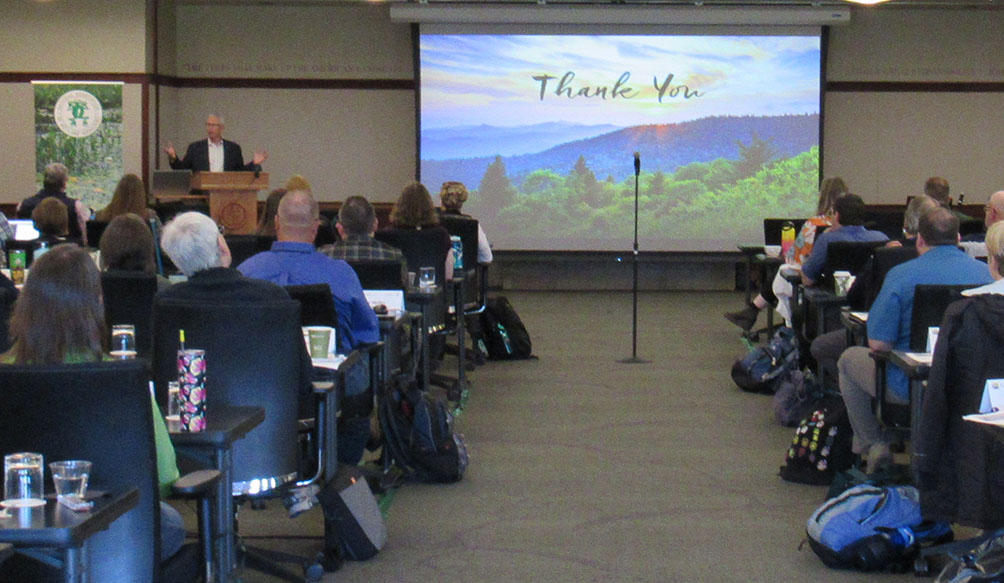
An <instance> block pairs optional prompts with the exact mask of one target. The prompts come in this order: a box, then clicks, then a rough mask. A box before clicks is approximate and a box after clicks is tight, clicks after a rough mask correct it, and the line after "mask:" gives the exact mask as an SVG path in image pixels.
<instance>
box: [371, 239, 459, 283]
mask: <svg viewBox="0 0 1004 583" xmlns="http://www.w3.org/2000/svg"><path fill="white" fill-rule="evenodd" d="M373 238H374V239H376V240H377V241H383V242H384V243H387V244H388V245H391V246H394V247H397V248H398V249H400V250H401V253H403V254H404V259H405V261H406V262H407V263H408V271H414V272H415V273H418V270H419V268H422V267H435V268H436V284H437V285H440V286H442V285H446V272H445V270H446V255H447V254H448V253H449V252H450V250H449V249H448V248H443V247H441V244H442V231H440V230H438V229H387V230H383V231H377V232H376V233H375V234H374V235H373ZM363 287H364V288H365V286H363Z"/></svg>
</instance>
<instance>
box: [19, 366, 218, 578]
mask: <svg viewBox="0 0 1004 583" xmlns="http://www.w3.org/2000/svg"><path fill="white" fill-rule="evenodd" d="M148 380H149V371H148V370H147V368H146V365H145V363H144V362H143V361H140V360H132V361H119V362H105V363H93V364H73V365H55V366H0V387H3V403H4V406H3V407H0V427H3V431H0V452H3V453H10V452H15V451H33V452H39V453H42V454H43V455H44V456H45V461H46V462H47V463H48V462H51V461H56V460H67V459H86V460H89V461H91V462H92V463H93V464H94V465H93V467H92V470H91V476H90V481H89V489H90V490H92V491H100V490H105V491H109V490H114V489H119V488H132V487H136V488H138V489H139V495H140V500H139V504H138V505H137V506H136V507H134V508H133V509H132V510H129V511H128V512H127V513H125V514H124V515H122V516H121V517H119V518H118V519H117V520H116V521H115V522H113V523H112V524H111V526H110V527H109V528H108V530H106V531H102V532H99V533H97V534H95V535H94V536H93V537H92V538H91V539H89V540H88V542H87V545H88V556H89V557H90V570H89V575H90V577H89V580H90V581H115V582H116V583H148V582H150V581H153V582H158V583H159V582H175V581H177V582H181V581H184V582H191V581H196V580H199V577H200V576H201V574H202V571H203V569H204V565H206V564H207V562H211V561H209V560H210V559H211V553H212V540H211V537H210V536H208V534H207V531H206V529H207V528H209V527H208V525H209V524H211V520H210V501H211V499H212V489H213V486H214V484H215V483H216V480H218V479H219V472H216V471H206V472H196V473H194V474H192V475H188V476H183V477H182V478H181V479H180V480H179V481H178V483H176V490H178V489H180V490H181V491H184V492H186V493H188V494H190V495H194V496H198V497H199V499H200V512H199V518H200V521H199V522H200V524H199V531H200V540H201V541H202V543H203V544H202V548H201V551H200V548H199V546H200V545H193V544H190V545H186V546H185V547H182V550H181V551H179V552H178V553H177V554H175V555H174V556H173V557H171V558H170V559H168V560H167V561H166V562H164V563H161V561H160V492H159V487H158V480H157V460H156V453H155V452H156V450H155V446H154V430H153V416H152V415H151V406H150V392H149V390H148ZM46 474H49V471H48V469H46ZM200 553H201V554H203V555H204V556H202V557H200ZM51 576H52V574H51V569H50V568H49V567H46V566H44V565H43V564H40V563H37V562H35V561H33V560H21V558H20V557H17V558H12V559H10V560H8V561H6V562H5V563H4V564H3V565H2V566H0V580H3V581H48V580H50V579H49V577H51Z"/></svg>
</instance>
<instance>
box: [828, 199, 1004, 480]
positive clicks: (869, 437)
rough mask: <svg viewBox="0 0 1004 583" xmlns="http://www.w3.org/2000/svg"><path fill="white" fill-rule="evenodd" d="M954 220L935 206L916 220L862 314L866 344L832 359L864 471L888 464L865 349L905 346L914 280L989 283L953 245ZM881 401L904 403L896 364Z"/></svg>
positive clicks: (905, 387) (982, 267)
mask: <svg viewBox="0 0 1004 583" xmlns="http://www.w3.org/2000/svg"><path fill="white" fill-rule="evenodd" d="M958 242H959V219H958V218H957V217H956V216H954V215H953V214H952V212H951V211H949V210H948V209H946V208H943V207H936V208H933V209H931V210H929V211H928V212H926V213H925V214H924V215H923V216H922V217H921V219H920V226H919V230H918V233H917V253H918V254H919V255H920V256H919V257H917V258H916V259H912V260H910V261H907V262H906V263H903V264H900V265H897V266H896V267H894V268H892V269H891V270H890V271H889V273H888V275H886V277H885V281H884V282H883V284H882V289H881V291H879V295H878V297H877V298H876V299H875V303H874V304H872V308H871V310H870V311H869V312H868V347H863V346H855V347H851V348H848V349H847V350H845V351H844V353H843V354H842V355H841V356H840V360H839V361H838V363H837V368H838V370H839V377H840V393H841V395H843V397H844V404H845V405H846V406H847V415H848V418H849V419H850V422H851V428H852V429H853V430H854V445H853V449H854V452H855V453H859V454H863V453H865V452H867V454H868V471H869V472H874V471H875V470H877V469H878V468H879V467H880V466H882V465H884V464H888V463H891V461H892V454H891V453H890V451H889V445H888V439H887V438H886V436H884V435H883V432H882V428H881V426H880V425H879V423H878V420H877V419H876V418H875V413H874V412H873V411H872V398H873V397H874V396H875V363H874V361H873V360H872V359H871V358H870V357H869V355H868V353H869V351H872V350H874V351H888V350H909V347H910V320H911V317H912V311H913V293H914V288H915V287H916V286H917V285H918V284H941V285H958V284H972V285H974V286H975V285H981V284H984V283H989V282H990V273H989V272H988V270H987V266H986V264H984V263H981V262H979V261H977V260H975V259H973V258H971V257H969V256H968V255H966V253H965V252H964V251H962V250H961V249H959V248H958V247H957V245H958ZM886 386H887V388H888V390H889V392H888V393H887V396H886V400H887V401H889V402H891V403H899V404H906V403H909V399H910V394H909V390H910V389H909V381H908V380H907V378H906V374H905V373H904V372H903V371H902V370H900V369H899V367H896V366H889V367H887V373H886Z"/></svg>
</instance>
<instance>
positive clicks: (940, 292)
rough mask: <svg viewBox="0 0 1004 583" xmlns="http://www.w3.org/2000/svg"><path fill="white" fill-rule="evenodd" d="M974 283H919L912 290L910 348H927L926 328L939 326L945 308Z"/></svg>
mask: <svg viewBox="0 0 1004 583" xmlns="http://www.w3.org/2000/svg"><path fill="white" fill-rule="evenodd" d="M974 287H978V286H976V285H971V284H967V285H933V284H921V285H918V286H916V287H915V288H914V291H913V312H912V313H911V316H910V350H912V351H915V352H924V350H925V349H926V348H927V329H928V328H930V327H931V326H940V325H941V320H942V318H944V317H945V310H947V309H948V306H949V305H950V304H951V303H952V302H955V301H958V300H961V299H962V292H963V291H965V290H967V289H972V288H974Z"/></svg>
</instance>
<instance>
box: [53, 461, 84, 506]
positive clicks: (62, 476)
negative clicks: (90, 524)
mask: <svg viewBox="0 0 1004 583" xmlns="http://www.w3.org/2000/svg"><path fill="white" fill-rule="evenodd" d="M49 470H50V471H51V472H52V483H53V485H55V486H56V496H59V497H66V498H69V499H70V500H71V501H75V502H80V501H83V499H84V496H85V495H86V494H87V480H88V479H89V478H90V476H91V462H89V461H86V460H66V461H61V462H52V463H51V464H49Z"/></svg>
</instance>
